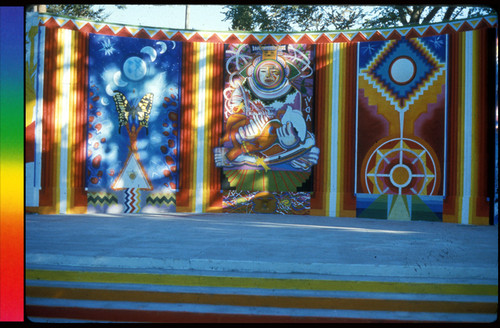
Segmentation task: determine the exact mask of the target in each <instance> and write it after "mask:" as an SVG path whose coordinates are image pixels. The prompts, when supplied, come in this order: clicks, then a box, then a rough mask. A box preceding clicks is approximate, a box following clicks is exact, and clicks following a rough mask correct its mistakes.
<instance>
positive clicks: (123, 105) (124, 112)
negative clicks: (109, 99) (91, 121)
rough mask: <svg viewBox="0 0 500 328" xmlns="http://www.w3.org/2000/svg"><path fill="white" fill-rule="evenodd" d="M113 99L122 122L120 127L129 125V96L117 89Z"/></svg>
mask: <svg viewBox="0 0 500 328" xmlns="http://www.w3.org/2000/svg"><path fill="white" fill-rule="evenodd" d="M113 100H114V101H115V105H116V111H117V112H118V123H119V124H120V127H121V126H123V125H127V123H128V116H129V113H130V105H129V103H128V100H127V98H126V97H125V95H124V94H123V93H121V92H120V91H115V95H114V96H113Z"/></svg>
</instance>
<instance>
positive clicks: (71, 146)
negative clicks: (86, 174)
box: [66, 31, 78, 213]
mask: <svg viewBox="0 0 500 328" xmlns="http://www.w3.org/2000/svg"><path fill="white" fill-rule="evenodd" d="M77 41H78V39H77V34H76V32H75V31H71V44H72V51H71V62H70V79H69V80H70V84H69V88H70V91H69V115H68V174H67V178H66V180H67V188H66V189H67V196H66V202H67V206H66V212H68V213H71V212H72V211H71V209H72V208H73V188H74V185H75V183H74V179H73V177H74V176H75V167H74V165H73V156H74V153H75V152H76V147H75V125H76V124H75V119H76V91H75V88H76V87H75V83H74V81H76V78H77V76H76V67H75V62H76V54H77V52H78V49H76V47H77V45H78V42H77Z"/></svg>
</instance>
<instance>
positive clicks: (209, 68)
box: [202, 43, 214, 212]
mask: <svg viewBox="0 0 500 328" xmlns="http://www.w3.org/2000/svg"><path fill="white" fill-rule="evenodd" d="M206 47H207V50H206V53H207V55H206V64H205V65H206V66H205V67H206V68H205V69H206V79H205V81H206V84H205V115H204V117H205V122H204V124H205V145H204V146H205V149H204V156H203V157H204V162H203V169H204V173H203V188H204V189H205V190H204V191H203V203H202V208H203V212H206V211H207V209H208V207H209V205H210V204H209V198H210V186H211V185H210V160H211V156H210V151H211V144H210V140H211V135H212V130H213V127H212V113H213V110H214V109H213V108H212V93H213V86H212V84H213V82H212V78H213V49H214V44H213V43H207V44H206Z"/></svg>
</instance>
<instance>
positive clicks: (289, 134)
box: [276, 122, 299, 148]
mask: <svg viewBox="0 0 500 328" xmlns="http://www.w3.org/2000/svg"><path fill="white" fill-rule="evenodd" d="M294 130H295V129H294V128H293V125H292V123H291V122H286V125H283V126H281V127H280V128H278V129H277V130H276V133H277V135H278V140H279V143H280V145H281V146H282V147H283V148H292V147H293V146H295V145H296V144H297V142H298V141H299V139H298V138H297V136H296V135H295V131H294Z"/></svg>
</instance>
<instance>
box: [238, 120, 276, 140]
mask: <svg viewBox="0 0 500 328" xmlns="http://www.w3.org/2000/svg"><path fill="white" fill-rule="evenodd" d="M268 122H269V119H268V118H267V117H266V116H265V115H258V116H257V117H255V118H254V119H251V120H250V123H249V124H248V125H245V126H242V127H241V128H239V129H238V133H239V135H240V137H241V138H242V139H243V140H253V139H255V138H257V137H259V136H260V135H261V134H262V131H264V128H265V127H266V125H267V123H268Z"/></svg>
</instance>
